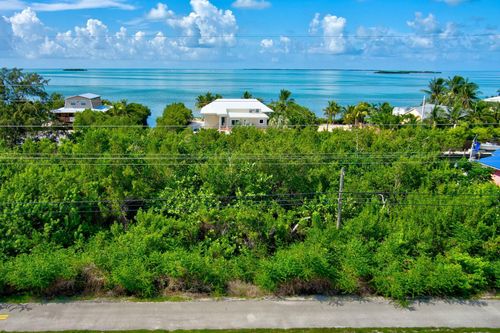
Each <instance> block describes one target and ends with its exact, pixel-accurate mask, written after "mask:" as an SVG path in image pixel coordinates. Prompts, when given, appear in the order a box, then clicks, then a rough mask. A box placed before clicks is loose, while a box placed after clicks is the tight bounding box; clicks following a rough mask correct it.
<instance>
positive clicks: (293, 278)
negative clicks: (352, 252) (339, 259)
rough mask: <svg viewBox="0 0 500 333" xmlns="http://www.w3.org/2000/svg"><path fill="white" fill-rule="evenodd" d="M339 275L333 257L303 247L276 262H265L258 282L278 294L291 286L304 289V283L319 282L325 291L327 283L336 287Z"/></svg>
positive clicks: (288, 251)
mask: <svg viewBox="0 0 500 333" xmlns="http://www.w3.org/2000/svg"><path fill="white" fill-rule="evenodd" d="M336 275H337V272H336V268H335V267H333V266H332V258H331V255H330V254H329V253H328V251H327V250H326V249H324V248H322V247H319V246H311V245H306V244H303V243H300V244H294V245H292V246H291V247H290V248H289V249H283V250H279V251H278V252H277V253H276V255H275V256H274V257H273V258H271V259H269V260H266V261H264V262H263V263H262V265H261V267H260V270H259V272H258V275H257V277H256V281H257V284H258V285H259V286H260V287H262V288H263V289H264V290H268V291H274V292H275V291H277V290H278V289H279V288H280V287H285V285H286V284H289V283H296V284H297V285H299V286H300V285H301V283H306V284H307V283H308V282H311V283H312V282H316V283H319V284H321V286H320V288H321V289H324V283H325V282H326V284H328V285H329V286H330V287H331V286H333V285H334V283H335V278H336ZM302 286H303V285H302ZM292 289H294V288H293V287H292ZM300 289H301V288H300ZM311 289H314V286H312V288H311ZM292 291H293V292H294V293H301V292H302V290H292ZM312 291H314V290H312Z"/></svg>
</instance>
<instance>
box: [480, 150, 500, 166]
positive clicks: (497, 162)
mask: <svg viewBox="0 0 500 333" xmlns="http://www.w3.org/2000/svg"><path fill="white" fill-rule="evenodd" d="M479 163H481V164H482V165H484V166H487V167H490V168H493V169H496V170H500V149H499V150H496V151H495V152H494V153H493V155H492V156H491V157H485V158H482V159H480V160H479Z"/></svg>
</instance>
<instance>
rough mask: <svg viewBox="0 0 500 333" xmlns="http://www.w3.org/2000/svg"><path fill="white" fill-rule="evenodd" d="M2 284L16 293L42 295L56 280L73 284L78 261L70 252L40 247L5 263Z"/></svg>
mask: <svg viewBox="0 0 500 333" xmlns="http://www.w3.org/2000/svg"><path fill="white" fill-rule="evenodd" d="M4 269H5V270H6V275H5V280H6V283H7V284H8V285H10V286H12V287H14V288H16V289H17V290H19V291H27V292H34V293H38V294H40V293H43V292H44V290H46V289H47V288H49V287H50V286H51V285H52V284H54V283H56V282H57V281H58V280H64V281H68V282H70V283H71V282H72V281H74V279H75V278H76V276H77V274H78V260H76V258H75V255H74V253H73V252H72V251H71V250H64V249H55V248H52V247H48V246H40V247H36V248H34V249H33V251H32V253H30V254H21V255H19V256H17V257H15V258H13V260H11V261H9V262H7V264H6V267H5V268H4Z"/></svg>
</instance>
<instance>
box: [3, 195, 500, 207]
mask: <svg viewBox="0 0 500 333" xmlns="http://www.w3.org/2000/svg"><path fill="white" fill-rule="evenodd" d="M338 193H339V191H327V192H302V193H275V194H255V195H243V196H240V195H232V196H227V195H215V194H214V195H207V194H203V195H200V196H196V197H192V199H197V200H200V199H217V200H226V199H238V200H250V201H255V200H257V199H262V198H282V197H285V198H286V197H288V198H296V197H307V196H314V195H337V194H338ZM342 193H343V194H349V195H364V196H361V197H355V198H359V199H367V198H368V199H372V198H375V197H376V196H378V195H381V194H382V195H387V196H395V195H397V196H412V197H414V196H417V197H473V198H490V197H491V198H496V197H500V193H497V194H494V193H452V194H451V193H450V194H445V193H420V192H388V191H342ZM367 195H370V196H367ZM306 199H307V198H306ZM311 199H317V198H311ZM169 200H171V199H167V198H139V199H125V198H124V199H121V200H73V201H3V202H2V201H0V206H7V205H61V204H92V203H126V204H128V203H144V202H163V201H169ZM277 200H281V199H277ZM333 200H336V199H335V198H333ZM272 201H274V199H273V200H272Z"/></svg>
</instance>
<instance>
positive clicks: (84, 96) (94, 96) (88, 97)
mask: <svg viewBox="0 0 500 333" xmlns="http://www.w3.org/2000/svg"><path fill="white" fill-rule="evenodd" d="M73 97H83V98H87V99H94V98H99V97H101V96H99V95H96V94H92V93H86V94H81V95H75V96H70V97H68V98H73Z"/></svg>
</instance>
